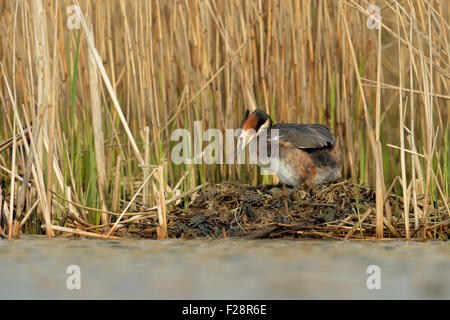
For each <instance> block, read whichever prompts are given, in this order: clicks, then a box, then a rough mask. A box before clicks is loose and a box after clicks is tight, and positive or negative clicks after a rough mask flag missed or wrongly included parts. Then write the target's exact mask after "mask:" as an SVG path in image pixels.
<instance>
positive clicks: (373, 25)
mask: <svg viewBox="0 0 450 320" xmlns="http://www.w3.org/2000/svg"><path fill="white" fill-rule="evenodd" d="M367 12H368V13H369V17H368V18H367V21H366V24H367V28H369V29H370V30H373V29H377V30H379V29H381V10H380V7H379V6H376V5H373V4H372V5H370V6H369V7H368V8H367Z"/></svg>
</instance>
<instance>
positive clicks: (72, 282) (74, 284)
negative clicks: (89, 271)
mask: <svg viewBox="0 0 450 320" xmlns="http://www.w3.org/2000/svg"><path fill="white" fill-rule="evenodd" d="M66 273H67V274H70V276H68V277H67V280H66V288H67V289H69V290H74V289H76V290H80V289H81V269H80V267H79V266H77V265H76V264H73V265H70V266H68V267H67V269H66Z"/></svg>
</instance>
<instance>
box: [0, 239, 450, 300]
mask: <svg viewBox="0 0 450 320" xmlns="http://www.w3.org/2000/svg"><path fill="white" fill-rule="evenodd" d="M449 249H450V246H449V244H448V243H445V242H426V243H416V242H400V241H399V242H378V243H376V242H370V243H368V242H335V241H333V242H332V241H330V242H328V241H289V240H282V241H281V240H280V241H277V240H257V241H244V240H211V241H208V240H167V241H152V240H124V241H101V240H15V241H10V242H9V241H0V261H1V267H0V299H10V298H16V299H17V298H19V299H47V298H56V299H72V298H75V299H82V298H84V299H95V298H105V299H107V298H112V299H303V298H308V299H315V298H324V299H328V298H341V299H372V298H374V299H378V298H384V299H391V298H412V299H416V298H425V299H434V298H439V299H442V298H444V299H449V298H450V268H449V267H450V250H449ZM69 265H78V266H79V267H80V268H81V290H68V289H67V288H66V280H67V277H69V275H68V274H66V269H67V267H68V266H69ZM369 265H377V266H379V267H380V270H381V289H380V290H368V289H367V285H366V281H367V278H368V277H369V276H370V275H369V274H367V273H366V270H367V267H368V266H369Z"/></svg>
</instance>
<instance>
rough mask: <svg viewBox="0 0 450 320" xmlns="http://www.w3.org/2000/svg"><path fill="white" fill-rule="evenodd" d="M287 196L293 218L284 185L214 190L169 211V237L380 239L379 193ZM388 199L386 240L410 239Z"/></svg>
mask: <svg viewBox="0 0 450 320" xmlns="http://www.w3.org/2000/svg"><path fill="white" fill-rule="evenodd" d="M287 194H288V198H289V201H288V204H289V211H288V215H286V214H285V211H284V195H283V192H282V188H281V187H279V186H273V185H269V186H256V187H255V186H249V185H244V184H236V183H223V184H215V185H210V186H208V187H207V188H206V190H205V191H204V192H202V193H200V194H198V195H197V196H196V197H195V199H194V200H192V202H191V203H190V205H189V207H188V208H187V209H185V208H182V207H184V205H183V203H179V204H178V206H177V208H176V209H172V210H170V211H169V212H168V237H169V238H189V239H192V238H229V237H232V238H245V239H262V238H266V239H267V238H307V239H375V231H376V230H375V225H376V223H375V218H376V216H375V194H374V192H373V191H372V190H371V189H368V188H366V187H363V186H359V185H356V184H353V183H350V182H347V181H344V182H340V183H336V184H328V185H321V186H302V187H300V188H296V189H289V188H288V189H287ZM388 200H389V201H390V203H391V204H392V205H391V208H392V219H391V221H388V220H387V219H385V237H386V238H397V239H398V238H404V223H403V219H402V216H401V212H402V210H403V209H402V202H401V199H400V200H399V199H398V198H397V199H394V198H388ZM411 219H412V217H411ZM441 227H442V226H441ZM446 228H447V226H444V227H443V228H441V231H443V233H442V235H440V236H441V238H447V237H448V234H447V233H446V232H448V229H446ZM420 230H421V229H420V228H419V230H418V231H420ZM426 231H427V230H426V229H425V227H423V228H422V235H421V236H420V237H419V238H426V237H427V234H426ZM138 234H140V235H141V236H146V237H151V238H153V237H156V230H155V228H148V229H145V230H143V232H138ZM418 235H419V234H416V238H417V236H418ZM428 236H430V234H428ZM434 238H435V237H434Z"/></svg>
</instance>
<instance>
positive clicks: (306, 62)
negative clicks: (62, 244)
mask: <svg viewBox="0 0 450 320" xmlns="http://www.w3.org/2000/svg"><path fill="white" fill-rule="evenodd" d="M77 3H78V2H77V1H68V0H64V1H61V0H60V1H56V0H49V1H46V0H32V1H17V2H11V1H4V2H2V3H1V5H0V10H1V15H0V23H1V25H2V28H3V30H4V32H2V37H1V38H0V61H1V63H2V66H3V70H4V73H3V71H2V74H1V79H2V80H1V82H0V83H1V88H0V102H1V113H0V115H1V117H0V143H1V142H2V141H5V140H7V139H8V138H10V137H12V136H14V134H15V133H18V132H20V131H21V130H22V128H26V127H27V126H28V125H29V124H30V123H33V127H36V126H38V127H40V130H39V132H38V133H40V134H37V135H36V138H37V139H36V141H34V140H33V139H31V141H30V142H31V144H30V146H25V148H24V147H20V146H21V144H20V143H19V144H17V143H13V144H11V148H9V149H6V150H3V152H0V166H1V167H0V177H1V184H0V188H1V190H0V202H2V205H1V207H2V208H1V210H3V212H7V214H6V215H7V216H8V214H9V213H10V212H11V209H12V208H13V207H15V203H16V199H17V198H18V197H19V200H20V201H24V208H23V209H21V210H20V211H21V212H22V213H21V215H22V216H21V219H22V222H23V223H22V227H23V230H22V231H23V232H31V233H35V232H40V229H39V227H40V225H41V223H42V222H43V220H45V224H46V225H47V226H49V225H51V224H56V225H63V224H64V223H65V216H66V208H68V209H69V211H70V212H71V213H72V214H73V215H81V218H85V219H86V220H87V221H88V222H89V223H90V224H93V225H98V224H100V223H105V222H111V220H112V221H115V218H112V219H111V215H105V214H103V215H101V214H100V213H98V212H93V211H89V210H79V212H78V209H75V208H74V207H70V206H68V204H67V202H65V201H62V200H61V199H60V198H57V197H54V196H53V192H55V193H56V194H58V195H63V196H65V198H66V199H72V200H73V202H74V203H79V204H83V205H84V206H86V207H91V208H101V209H102V210H103V212H107V210H108V209H110V210H112V211H114V212H120V211H121V210H123V209H124V208H125V207H126V205H127V201H129V200H130V199H131V198H133V196H134V195H135V194H136V191H137V190H138V189H139V188H140V187H141V186H142V184H143V182H144V181H145V180H146V178H147V177H148V175H149V174H150V170H149V169H148V167H146V166H145V165H160V164H162V165H163V167H164V172H163V180H162V181H164V182H163V184H164V185H163V186H160V185H159V183H161V179H160V178H158V179H151V181H150V182H149V184H148V185H146V186H144V189H143V192H142V194H140V195H139V197H138V199H139V200H143V198H145V200H146V202H148V203H149V204H150V205H156V204H157V203H160V202H161V200H164V199H161V197H160V196H161V193H160V192H161V190H162V191H165V194H166V197H167V198H172V197H174V196H176V195H179V194H180V193H181V192H183V191H186V190H192V189H193V188H194V187H196V186H198V185H200V184H203V183H205V182H221V181H224V180H228V181H233V180H238V179H239V180H240V181H242V182H248V183H251V184H256V183H262V182H264V183H266V182H269V180H270V179H268V178H267V177H264V178H262V177H261V176H260V175H258V171H257V170H258V169H257V168H255V167H251V166H228V165H211V166H209V165H178V166H177V165H174V164H172V163H171V161H170V151H171V146H173V142H171V141H170V135H171V132H172V131H173V130H174V129H176V128H188V129H190V130H193V122H194V120H202V121H203V129H204V130H206V129H207V128H219V129H226V128H235V127H237V126H238V124H239V123H240V120H241V116H242V114H243V112H244V110H245V109H246V108H249V109H253V108H255V107H258V108H261V109H265V110H266V111H267V112H269V113H270V114H271V115H272V116H273V119H274V120H275V121H277V122H304V123H309V122H319V123H324V124H327V125H329V126H330V127H332V128H333V130H334V133H335V134H336V135H337V136H338V141H339V145H340V147H341V148H342V151H343V156H344V167H343V174H344V176H345V177H347V178H349V179H351V180H353V181H355V182H358V183H361V184H368V185H370V186H372V187H373V188H374V189H375V190H376V191H377V207H376V210H377V213H378V219H379V223H378V227H379V234H378V235H379V236H380V235H382V233H381V234H380V232H382V228H383V224H382V222H380V221H382V218H383V216H384V217H386V218H387V219H388V220H390V219H392V217H393V216H394V217H396V216H397V217H401V216H402V215H403V217H404V218H405V217H406V219H405V220H406V221H408V218H409V216H411V218H412V220H411V221H409V223H407V225H406V230H407V231H406V235H407V236H408V235H410V234H411V232H410V230H409V229H411V230H412V229H417V228H418V227H419V226H423V225H425V226H427V225H433V224H435V223H439V222H440V221H431V218H430V217H431V215H430V210H431V211H433V212H436V211H437V212H438V215H437V216H438V217H439V220H445V219H448V199H449V194H450V185H449V175H450V165H449V154H448V152H449V151H448V146H449V137H448V135H449V133H448V131H449V128H448V119H449V108H450V102H449V100H450V96H449V94H448V92H449V84H450V81H449V78H450V68H449V64H450V47H449V34H450V27H449V24H448V21H449V17H450V14H449V8H450V6H449V4H448V3H447V2H446V1H440V2H438V1H431V0H430V1H419V2H416V1H412V0H407V1H403V2H401V3H393V2H391V1H377V5H378V6H379V7H380V8H381V15H382V28H381V30H376V29H375V30H370V29H368V28H367V24H366V22H367V18H368V16H367V12H366V6H367V3H366V2H365V1H353V0H349V1H330V0H319V1H315V0H314V1H313V0H310V1H307V0H305V1H284V0H266V1H262V0H249V1H245V2H242V1H210V0H191V1H163V0H155V1H146V0H142V1H128V2H126V1H120V2H118V1H113V0H110V1H102V2H91V1H80V2H79V5H80V7H81V11H82V13H83V19H82V22H83V23H82V24H81V26H80V29H69V28H68V27H67V24H66V22H67V19H68V18H69V17H68V16H67V7H68V6H71V5H74V4H77ZM91 24H92V32H90V33H92V39H90V38H89V37H88V36H87V35H88V31H87V30H89V28H90V25H91ZM8 86H9V88H8ZM40 111H42V112H43V115H42V121H40V120H39V114H40ZM15 113H16V116H14V114H15ZM19 120H20V121H19ZM146 127H148V131H145V130H144V128H146ZM191 132H192V131H191ZM33 133H36V132H35V131H33ZM13 142H15V141H13ZM0 150H1V148H0ZM31 154H33V157H32V156H31ZM28 155H30V156H28ZM29 159H31V160H29ZM31 162H32V163H33V166H31V165H29V167H30V169H29V171H30V172H29V173H28V176H29V177H28V178H27V180H28V181H29V183H31V188H28V187H27V188H24V189H23V190H24V191H22V192H20V189H21V187H23V182H22V181H21V179H23V178H24V176H25V173H26V171H27V170H26V168H27V164H28V163H31ZM142 164H144V166H142ZM31 168H32V169H31ZM12 175H16V178H15V179H12ZM158 177H159V175H158ZM393 182H395V184H394V185H392V183H393ZM389 186H392V188H389ZM149 189H150V190H149ZM387 189H389V190H391V191H392V192H394V193H396V194H397V195H398V196H399V200H401V201H403V202H404V203H405V204H407V205H405V209H404V211H403V210H402V211H400V210H399V209H398V207H397V206H396V204H395V203H391V202H387V203H386V201H383V200H384V199H385V198H386V195H385V194H386V192H387V191H386V190H387ZM25 191H26V192H25ZM20 197H22V198H23V199H20ZM6 200H8V201H6ZM32 207H34V208H36V209H37V212H38V213H39V214H37V215H33V214H31V213H30V209H31V208H32ZM15 210H17V208H15ZM28 213H30V214H28ZM9 216H10V215H9ZM434 216H436V215H433V217H434ZM25 217H26V220H28V221H26V220H25V221H26V223H25V222H24V221H23V220H24V218H25ZM4 231H5V230H0V232H4ZM17 232H18V230H17ZM47 234H49V235H52V234H53V231H52V230H51V228H49V227H48V228H47ZM415 234H416V235H419V236H420V235H422V236H423V234H421V233H420V232H416V233H415Z"/></svg>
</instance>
